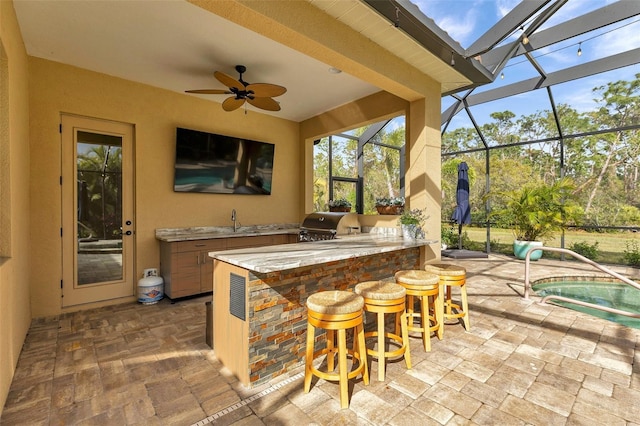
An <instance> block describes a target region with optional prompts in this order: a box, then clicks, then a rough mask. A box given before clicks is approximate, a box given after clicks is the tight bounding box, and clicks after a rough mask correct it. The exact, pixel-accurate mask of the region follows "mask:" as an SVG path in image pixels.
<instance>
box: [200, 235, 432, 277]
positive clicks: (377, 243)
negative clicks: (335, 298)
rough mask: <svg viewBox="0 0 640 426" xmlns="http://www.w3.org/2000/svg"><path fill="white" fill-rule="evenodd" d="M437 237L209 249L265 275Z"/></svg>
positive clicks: (377, 237) (352, 238)
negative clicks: (217, 250)
mask: <svg viewBox="0 0 640 426" xmlns="http://www.w3.org/2000/svg"><path fill="white" fill-rule="evenodd" d="M437 242H438V240H425V239H418V240H408V239H404V238H402V237H399V236H396V235H378V234H356V235H342V236H339V237H337V238H335V239H333V240H325V241H315V242H311V243H309V242H304V243H296V244H286V245H276V246H267V247H259V248H251V249H238V250H227V251H219V252H216V251H212V252H210V253H209V256H210V257H213V258H214V259H218V260H221V261H223V262H226V263H229V264H231V265H235V266H239V267H241V268H244V269H247V270H250V271H255V272H260V273H263V274H267V273H270V272H277V271H284V270H287V269H294V268H301V267H304V266H311V265H318V264H322V263H329V262H335V261H339V260H345V259H349V258H356V257H362V256H370V255H374V254H382V253H386V252H392V251H396V250H404V249H408V248H413V247H422V246H425V245H429V244H435V243H437Z"/></svg>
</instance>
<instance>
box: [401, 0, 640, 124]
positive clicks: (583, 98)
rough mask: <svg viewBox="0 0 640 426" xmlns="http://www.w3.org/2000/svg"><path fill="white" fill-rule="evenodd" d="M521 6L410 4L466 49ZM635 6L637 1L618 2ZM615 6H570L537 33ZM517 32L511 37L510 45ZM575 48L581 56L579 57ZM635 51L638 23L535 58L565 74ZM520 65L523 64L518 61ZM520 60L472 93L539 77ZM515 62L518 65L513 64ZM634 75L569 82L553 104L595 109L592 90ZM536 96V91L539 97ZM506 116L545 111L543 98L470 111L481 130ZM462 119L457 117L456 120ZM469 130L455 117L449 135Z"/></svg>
mask: <svg viewBox="0 0 640 426" xmlns="http://www.w3.org/2000/svg"><path fill="white" fill-rule="evenodd" d="M519 1H520V0H413V3H415V4H416V5H417V6H418V7H419V8H420V10H421V11H422V12H423V13H424V14H425V15H427V16H428V17H430V18H431V19H433V20H434V21H435V22H436V24H438V26H440V28H442V29H443V30H445V31H447V33H449V35H450V36H451V37H452V38H453V39H454V40H456V41H458V42H459V43H460V45H461V46H462V47H463V48H468V47H469V46H471V44H472V43H473V42H474V41H475V40H477V39H478V38H479V37H480V36H481V35H482V34H484V33H485V32H486V31H487V30H489V29H490V28H491V26H492V25H493V24H495V23H496V22H497V21H498V20H499V19H501V18H502V17H504V16H505V15H506V14H507V13H509V11H510V10H512V9H513V7H514V6H515V5H516V4H517V3H519ZM621 1H640V0H621ZM610 3H614V2H613V1H606V0H569V1H568V2H567V3H566V4H565V5H564V6H562V8H561V9H560V10H559V11H558V12H557V13H556V15H555V16H554V17H553V18H551V19H550V20H549V21H547V22H546V23H545V25H544V26H543V27H542V28H541V29H544V28H548V27H551V26H555V25H557V24H558V23H560V22H565V21H567V20H569V19H572V18H574V17H576V16H579V15H581V14H584V13H586V12H588V11H591V10H595V9H598V8H600V7H603V6H605V5H607V4H610ZM614 28H615V29H614ZM520 34H521V32H520V31H516V33H515V34H514V35H513V36H512V37H511V39H510V40H513V39H515V38H517V37H518V36H520ZM578 47H581V49H582V55H581V56H578V55H577V51H578ZM639 47H640V17H635V18H631V19H629V20H627V21H623V22H619V23H616V24H613V25H612V26H610V27H606V28H603V29H600V30H598V31H597V32H595V33H590V34H584V35H582V36H579V37H576V38H574V39H569V40H566V41H564V42H562V43H560V44H559V45H556V46H550V47H548V48H544V49H539V50H536V51H535V52H534V57H536V58H537V61H538V62H539V63H540V64H541V66H542V67H543V68H544V69H545V71H546V72H553V71H556V70H560V69H564V68H568V67H571V66H575V65H578V64H581V63H585V62H589V61H592V60H594V59H599V58H603V57H606V56H610V55H613V54H616V53H619V52H623V51H626V50H629V49H633V48H639ZM523 59H524V58H523ZM523 59H518V60H515V61H510V62H509V64H507V67H505V69H504V79H500V78H498V79H496V81H495V82H494V83H492V84H491V85H487V86H485V87H484V88H479V89H476V91H481V90H486V89H490V88H493V87H499V86H500V85H508V84H512V83H515V82H517V81H520V80H524V79H527V78H531V77H534V76H538V74H537V73H536V72H535V70H534V69H533V67H532V66H531V65H530V64H529V63H528V62H522V61H523ZM518 62H520V63H518ZM636 73H640V65H634V66H630V67H626V68H623V69H619V70H614V71H611V72H609V73H607V74H605V75H599V76H594V77H589V78H586V79H583V80H574V81H573V82H570V83H565V84H563V85H559V86H555V87H554V88H553V89H552V92H553V96H554V99H555V101H556V103H557V104H559V103H567V104H569V105H571V106H572V107H573V108H575V109H577V110H579V111H587V110H590V109H592V108H593V107H594V105H595V103H594V101H593V98H594V97H595V95H594V94H593V92H592V89H593V88H594V87H596V86H601V85H605V84H606V83H607V82H609V81H618V80H632V79H633V78H634V75H635V74H636ZM538 92H540V91H538ZM450 104H451V100H450V98H449V99H447V98H443V110H444V109H446V107H448V106H449V105H450ZM507 109H508V110H510V111H512V112H514V113H515V114H516V116H520V115H523V114H531V113H534V112H536V111H538V110H545V109H550V105H549V103H548V101H547V97H546V91H545V92H544V93H535V92H534V93H527V94H523V95H519V96H516V97H512V98H509V99H508V100H500V101H496V102H494V103H491V104H486V105H483V106H477V107H475V108H473V114H474V117H475V118H476V120H477V121H478V123H479V124H480V125H482V124H484V123H486V122H487V121H490V120H491V119H490V117H489V114H490V113H491V112H493V111H504V110H507ZM461 115H462V114H458V116H461ZM461 126H463V127H467V126H470V122H469V121H468V119H467V118H466V115H464V116H463V117H458V118H457V119H456V120H454V122H453V123H452V125H451V126H450V127H449V130H453V129H455V128H457V127H461Z"/></svg>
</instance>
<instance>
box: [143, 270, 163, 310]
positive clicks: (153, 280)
mask: <svg viewBox="0 0 640 426" xmlns="http://www.w3.org/2000/svg"><path fill="white" fill-rule="evenodd" d="M163 291H164V282H163V281H162V277H159V276H158V270H157V269H155V268H150V269H145V270H144V273H143V274H142V278H141V279H140V280H139V281H138V302H140V303H142V304H143V305H153V304H154V303H158V300H160V299H162V297H163V296H164V294H163Z"/></svg>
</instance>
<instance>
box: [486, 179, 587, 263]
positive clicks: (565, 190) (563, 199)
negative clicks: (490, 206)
mask: <svg viewBox="0 0 640 426" xmlns="http://www.w3.org/2000/svg"><path fill="white" fill-rule="evenodd" d="M574 190H575V185H574V183H573V181H572V180H571V179H569V178H562V179H559V180H557V181H556V182H554V183H553V184H551V185H547V184H545V183H535V184H529V185H525V186H523V187H521V188H518V189H515V190H512V191H505V192H501V193H497V194H496V195H497V196H500V197H503V202H504V208H502V209H500V210H498V211H496V212H494V213H492V215H491V216H497V217H498V218H499V221H500V222H501V223H504V224H510V225H511V226H512V227H513V233H514V236H515V241H514V243H513V252H514V254H515V255H516V257H517V258H518V259H524V258H525V256H526V254H527V252H528V251H529V249H531V248H532V247H535V246H538V247H540V246H542V245H543V240H545V239H548V238H552V237H553V235H554V234H555V233H557V232H560V231H562V229H563V228H564V227H565V225H566V224H568V223H570V222H574V223H575V222H576V221H578V220H579V218H580V217H581V215H582V209H581V208H580V206H579V205H578V204H577V203H576V202H575V199H574V194H573V191H574ZM541 256H542V251H541V250H539V251H535V252H533V253H531V256H530V258H531V260H537V259H539V258H540V257H541Z"/></svg>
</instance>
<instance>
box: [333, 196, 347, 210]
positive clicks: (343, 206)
mask: <svg viewBox="0 0 640 426" xmlns="http://www.w3.org/2000/svg"><path fill="white" fill-rule="evenodd" d="M329 211H330V212H350V211H351V203H350V202H349V200H347V199H346V198H338V199H335V200H329Z"/></svg>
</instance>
